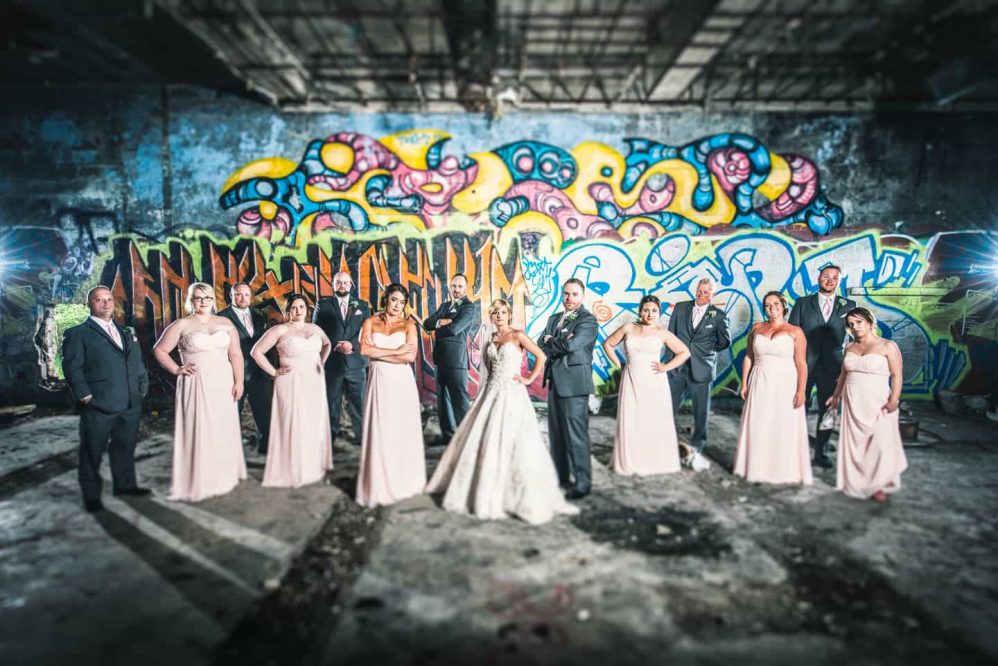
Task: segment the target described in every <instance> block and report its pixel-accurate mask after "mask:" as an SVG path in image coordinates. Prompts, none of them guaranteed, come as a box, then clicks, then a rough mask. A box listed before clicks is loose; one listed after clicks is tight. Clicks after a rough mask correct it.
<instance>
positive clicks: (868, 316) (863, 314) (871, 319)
mask: <svg viewBox="0 0 998 666" xmlns="http://www.w3.org/2000/svg"><path fill="white" fill-rule="evenodd" d="M849 317H858V318H859V319H862V320H863V321H865V322H866V323H867V324H869V325H870V330H871V332H872V333H873V334H874V335H876V336H878V337H879V336H880V329H879V327H878V326H877V316H876V315H875V314H873V312H872V311H870V309H869V308H864V307H862V306H860V307H858V308H853V309H852V310H850V311H849V312H847V313H846V319H849Z"/></svg>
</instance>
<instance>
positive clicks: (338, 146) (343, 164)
mask: <svg viewBox="0 0 998 666" xmlns="http://www.w3.org/2000/svg"><path fill="white" fill-rule="evenodd" d="M319 157H320V158H321V159H322V163H323V164H324V165H326V168H327V169H332V170H333V171H336V172H339V173H342V174H347V173H350V169H352V168H353V162H354V149H353V146H348V145H347V144H345V143H340V142H338V141H334V142H332V143H327V144H325V145H324V146H323V147H322V148H321V149H320V150H319Z"/></svg>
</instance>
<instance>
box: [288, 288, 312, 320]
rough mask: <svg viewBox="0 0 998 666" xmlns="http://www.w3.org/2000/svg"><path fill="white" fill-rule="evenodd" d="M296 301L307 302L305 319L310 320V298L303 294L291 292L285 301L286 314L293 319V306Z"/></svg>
mask: <svg viewBox="0 0 998 666" xmlns="http://www.w3.org/2000/svg"><path fill="white" fill-rule="evenodd" d="M295 301H301V302H302V303H304V304H305V320H306V321H308V299H307V298H305V296H303V295H302V294H291V295H290V296H289V297H288V300H287V302H285V303H284V316H285V317H286V318H287V319H288V321H290V320H291V306H292V305H294V304H295Z"/></svg>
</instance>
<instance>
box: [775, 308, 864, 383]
mask: <svg viewBox="0 0 998 666" xmlns="http://www.w3.org/2000/svg"><path fill="white" fill-rule="evenodd" d="M854 307H856V301H853V300H850V299H848V298H843V297H842V296H836V297H835V307H833V308H832V314H831V316H830V317H829V318H828V321H827V322H826V321H825V317H824V316H823V315H822V314H821V304H820V303H819V302H818V294H811V295H810V296H804V297H803V298H799V299H797V302H796V303H794V308H793V310H791V311H790V317H789V318H788V319H787V321H789V322H790V323H791V324H793V325H794V326H800V327H801V328H802V329H804V336H805V337H806V338H807V371H808V375H810V374H811V373H812V372H813V371H814V368H815V367H822V368H824V369H826V370H828V371H830V372H834V373H835V374H836V376H837V375H838V373H839V370H840V369H841V367H842V349H843V348H844V347H845V340H846V313H847V312H849V311H850V310H852V309H853V308H854Z"/></svg>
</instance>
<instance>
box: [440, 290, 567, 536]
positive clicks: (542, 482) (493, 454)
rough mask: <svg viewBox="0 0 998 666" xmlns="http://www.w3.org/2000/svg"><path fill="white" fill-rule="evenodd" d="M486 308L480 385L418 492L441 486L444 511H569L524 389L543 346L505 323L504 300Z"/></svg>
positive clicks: (537, 369) (548, 514)
mask: <svg viewBox="0 0 998 666" xmlns="http://www.w3.org/2000/svg"><path fill="white" fill-rule="evenodd" d="M490 314H491V319H492V323H493V324H494V325H495V327H496V331H495V333H494V335H493V336H492V340H491V342H490V343H489V344H488V346H487V347H486V349H485V353H484V359H483V362H482V373H481V379H480V382H479V386H481V387H482V388H481V390H480V391H479V393H478V396H477V397H476V398H475V403H474V404H473V405H472V406H471V409H470V410H469V411H468V414H467V416H465V417H464V420H463V421H461V424H460V425H459V426H458V428H457V432H455V433H454V436H453V437H452V438H451V443H450V445H448V447H447V449H446V450H445V451H444V454H443V456H442V457H441V458H440V463H439V464H438V465H437V468H436V471H434V473H433V478H431V479H430V483H429V484H428V485H427V487H426V492H428V493H430V494H440V493H443V495H444V498H443V507H444V509H446V510H447V511H456V512H458V513H470V514H473V515H475V516H477V517H479V518H486V519H494V518H505V517H507V516H510V515H513V516H517V517H519V518H520V519H522V520H524V521H526V522H528V523H532V524H538V523H544V522H547V521H549V520H551V518H552V517H554V515H555V514H559V513H561V514H576V513H578V512H579V509H578V508H577V507H575V506H572V505H571V504H569V503H568V502H566V501H565V498H564V496H563V495H562V491H561V488H559V487H558V475H557V473H556V472H555V469H554V462H552V460H551V454H550V453H549V452H548V447H547V445H546V444H545V443H544V439H543V438H542V437H541V429H540V426H539V425H538V422H537V414H536V413H535V412H534V407H533V405H532V404H531V403H530V396H529V395H528V394H527V385H529V384H530V383H531V382H533V381H534V379H536V378H537V376H538V375H540V374H541V372H543V370H544V361H545V356H544V352H542V351H541V350H540V348H539V347H538V346H537V345H536V344H535V343H534V341H533V340H531V339H530V338H529V337H527V335H526V333H524V332H523V331H518V330H516V329H514V328H512V327H510V325H509V320H510V307H509V303H507V302H506V301H503V300H497V301H493V303H492V306H491V313H490ZM524 349H526V350H527V351H529V352H530V353H531V354H533V355H534V356H535V357H536V359H537V363H536V364H535V365H534V369H533V371H532V372H531V373H530V374H529V375H527V376H526V377H524V376H523V375H522V374H521V368H522V366H523V350H524Z"/></svg>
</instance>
